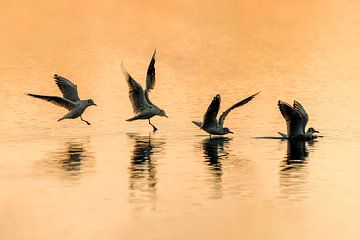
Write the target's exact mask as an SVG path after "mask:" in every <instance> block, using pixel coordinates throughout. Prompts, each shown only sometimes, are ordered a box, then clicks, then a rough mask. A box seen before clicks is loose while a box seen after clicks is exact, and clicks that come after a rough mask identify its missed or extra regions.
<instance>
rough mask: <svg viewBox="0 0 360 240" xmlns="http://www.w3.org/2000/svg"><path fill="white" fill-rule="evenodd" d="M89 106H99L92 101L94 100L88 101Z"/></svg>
mask: <svg viewBox="0 0 360 240" xmlns="http://www.w3.org/2000/svg"><path fill="white" fill-rule="evenodd" d="M87 104H88V106H93V105H94V106H97V105H96V104H95V103H94V100H92V99H89V100H87Z"/></svg>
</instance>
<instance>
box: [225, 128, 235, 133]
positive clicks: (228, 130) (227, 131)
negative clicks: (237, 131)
mask: <svg viewBox="0 0 360 240" xmlns="http://www.w3.org/2000/svg"><path fill="white" fill-rule="evenodd" d="M228 133H231V134H234V133H233V132H232V131H230V129H229V128H224V134H228Z"/></svg>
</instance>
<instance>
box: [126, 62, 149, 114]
mask: <svg viewBox="0 0 360 240" xmlns="http://www.w3.org/2000/svg"><path fill="white" fill-rule="evenodd" d="M121 66H122V69H123V73H124V75H125V77H126V81H127V83H128V86H129V99H130V102H131V105H132V107H133V111H134V113H139V112H141V111H143V110H145V109H146V108H149V107H150V106H149V103H148V102H147V101H146V99H145V92H144V89H143V88H142V87H141V85H140V84H139V83H138V82H136V81H135V80H134V79H133V78H132V77H131V76H130V74H129V73H128V72H127V70H126V68H125V67H124V65H123V64H122V65H121Z"/></svg>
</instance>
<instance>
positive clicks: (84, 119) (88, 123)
mask: <svg viewBox="0 0 360 240" xmlns="http://www.w3.org/2000/svg"><path fill="white" fill-rule="evenodd" d="M80 119H81V121H84V122H86V124H87V125H91V123H89V122H88V121H86V120H85V119H83V118H82V116H80Z"/></svg>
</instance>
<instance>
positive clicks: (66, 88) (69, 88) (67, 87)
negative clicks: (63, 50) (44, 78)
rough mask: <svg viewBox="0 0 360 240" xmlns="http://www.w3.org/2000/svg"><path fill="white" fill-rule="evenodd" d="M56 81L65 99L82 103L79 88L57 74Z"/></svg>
mask: <svg viewBox="0 0 360 240" xmlns="http://www.w3.org/2000/svg"><path fill="white" fill-rule="evenodd" d="M54 79H55V83H56V85H58V87H59V89H60V91H61V92H62V94H63V97H64V98H66V99H68V100H70V101H72V102H74V103H75V102H78V101H80V98H79V94H78V91H77V86H76V85H75V84H74V83H72V82H71V81H70V80H68V79H66V78H64V77H62V76H60V75H57V74H55V75H54Z"/></svg>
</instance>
